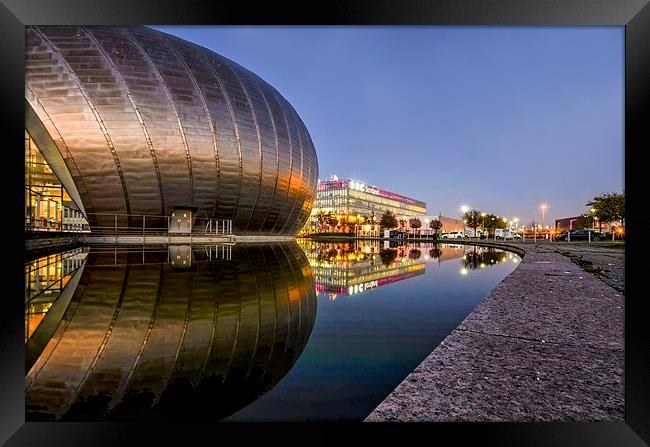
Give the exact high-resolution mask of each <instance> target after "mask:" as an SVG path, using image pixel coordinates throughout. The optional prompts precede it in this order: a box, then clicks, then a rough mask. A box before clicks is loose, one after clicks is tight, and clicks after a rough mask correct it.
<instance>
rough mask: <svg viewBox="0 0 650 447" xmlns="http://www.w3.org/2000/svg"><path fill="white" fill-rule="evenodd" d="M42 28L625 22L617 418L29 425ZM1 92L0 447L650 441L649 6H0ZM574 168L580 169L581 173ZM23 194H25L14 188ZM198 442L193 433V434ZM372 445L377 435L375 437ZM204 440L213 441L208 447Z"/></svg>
mask: <svg viewBox="0 0 650 447" xmlns="http://www.w3.org/2000/svg"><path fill="white" fill-rule="evenodd" d="M46 24H144V25H147V24H149V25H155V24H170V25H172V24H179V25H180V24H186V25H191V24H210V25H219V24H236V25H257V24H276V25H292V24H302V25H328V24H343V25H404V24H409V25H474V26H481V25H484V26H624V27H625V192H626V195H627V200H628V206H627V208H628V216H627V218H626V223H627V226H626V236H627V239H628V241H627V243H626V245H627V247H626V258H625V263H626V279H625V281H626V297H627V299H626V306H625V307H626V309H625V336H626V339H625V422H624V423H583V422H563V423H474V424H470V423H431V424H377V423H373V424H323V423H319V424H253V425H252V427H253V428H251V425H247V424H243V425H242V424H234V423H229V424H219V425H214V424H212V425H210V426H204V425H200V424H196V425H180V424H179V425H174V424H169V423H166V424H164V425H163V424H160V425H157V424H150V423H147V424H137V423H122V424H119V423H37V422H29V423H25V408H24V397H25V396H24V376H25V371H24V355H25V352H24V340H23V334H22V332H23V324H24V322H23V319H22V318H23V317H22V315H23V312H24V309H23V307H24V303H23V302H22V301H21V300H20V298H19V297H20V295H21V293H22V291H21V288H22V287H23V284H22V282H21V281H16V279H15V278H23V279H24V272H23V270H22V266H20V265H19V263H18V262H17V261H16V260H15V259H14V258H15V256H14V254H15V253H21V252H23V242H24V240H23V238H20V237H18V234H23V219H24V216H23V214H22V208H23V204H22V203H21V201H22V200H23V199H22V196H23V191H22V183H21V182H22V181H23V179H22V175H23V172H22V166H23V160H22V159H20V158H21V157H22V155H21V151H19V150H16V149H15V148H16V147H20V145H21V144H22V143H21V141H22V140H23V138H24V135H23V128H24V127H23V126H24V122H23V121H24V109H23V107H24V68H23V67H24V26H25V25H46ZM0 35H1V36H2V40H1V44H0V57H1V59H0V60H1V61H2V70H0V79H1V81H0V97H1V98H2V105H3V107H2V109H1V110H2V112H1V113H2V115H3V122H4V123H5V126H4V127H5V135H4V138H3V140H2V141H3V147H4V148H6V149H5V152H4V154H5V156H6V157H7V159H6V160H5V162H4V166H5V169H4V170H3V175H2V178H3V180H4V181H5V187H4V189H3V190H4V191H5V192H6V194H5V201H6V203H5V210H10V212H5V215H4V221H3V236H4V237H3V244H4V250H3V257H4V258H5V259H6V260H7V262H6V266H5V268H4V274H5V275H6V276H5V284H11V287H9V291H10V293H5V296H4V299H3V303H2V304H3V310H2V312H0V315H2V316H3V320H4V321H3V324H2V325H1V326H0V328H1V329H0V330H1V331H2V332H1V335H0V355H1V357H2V362H1V363H0V390H1V391H0V443H4V442H6V445H8V446H17V445H47V446H51V445H66V446H76V445H84V446H88V445H92V446H103V445H107V446H108V445H125V444H136V443H137V444H140V443H146V444H152V443H153V442H156V440H157V439H164V440H166V441H171V440H176V439H178V440H180V441H179V442H183V443H189V442H192V440H193V439H194V438H196V437H197V436H205V435H208V436H212V437H213V438H212V439H214V442H223V440H222V436H224V435H236V436H237V440H236V442H242V441H246V440H248V438H250V437H251V436H255V437H259V438H260V440H262V441H265V442H270V441H271V440H276V441H279V442H292V441H294V442H301V443H302V442H305V443H312V442H314V440H316V441H319V442H341V438H340V432H341V430H343V431H345V436H346V438H345V440H349V438H348V437H349V436H354V437H358V438H359V439H364V440H367V442H372V441H374V440H375V439H377V440H378V439H382V440H384V441H388V442H397V441H402V442H403V441H404V440H406V439H405V438H404V436H403V435H406V434H408V435H411V436H415V435H422V436H424V437H425V438H424V439H425V440H427V439H428V440H430V441H431V442H436V441H438V440H439V439H440V438H441V437H442V438H445V439H448V440H449V439H453V440H454V442H459V443H463V441H466V440H467V439H468V436H471V437H472V438H473V439H474V442H473V443H474V444H476V443H477V442H480V443H481V444H484V443H485V444H498V445H531V446H533V445H539V446H542V445H543V446H549V445H567V446H569V445H571V446H577V445H590V446H614V445H618V446H623V445H630V446H632V445H634V446H643V445H648V444H647V443H650V412H649V411H648V410H649V408H650V392H649V385H648V383H649V382H650V380H648V379H650V375H649V372H650V371H649V370H650V349H648V340H649V339H650V337H648V335H649V332H650V325H648V324H647V323H646V322H645V321H644V320H645V319H646V317H645V314H644V312H643V307H642V306H643V301H644V298H645V297H646V296H647V295H646V293H644V291H643V288H642V284H641V278H642V274H643V272H642V269H643V267H644V266H643V259H644V258H643V256H642V255H643V253H646V252H647V251H646V249H647V248H648V240H647V237H646V238H645V240H644V235H643V233H644V231H647V229H648V228H650V226H649V225H648V223H649V222H648V218H647V217H646V216H645V215H644V213H643V205H642V204H643V203H645V202H647V199H646V200H644V192H645V191H646V188H644V183H643V182H644V180H645V179H644V175H643V174H644V171H645V169H646V167H645V166H646V165H645V164H644V163H642V160H641V158H642V155H643V152H644V151H647V150H648V148H650V142H649V141H648V140H649V138H648V133H649V132H648V127H649V126H648V124H649V123H650V117H649V113H648V110H649V109H650V107H648V97H649V96H650V87H649V85H650V82H649V80H650V6H648V0H617V1H613V0H612V1H607V0H572V1H559V0H552V1H550V0H545V1H543V0H462V1H461V0H429V1H424V0H402V1H399V2H397V1H391V0H367V1H360V0H357V1H354V2H317V3H310V2H303V3H298V4H290V3H284V4H278V3H277V2H265V3H263V4H260V5H255V4H249V3H248V2H241V1H240V2H237V1H218V2H207V1H200V0H183V1H170V0H159V1H156V0H111V1H98V2H94V1H87V0H86V1H84V0H56V1H54V0H0ZM577 169H579V167H577ZM19 188H20V189H21V190H19ZM199 439H200V438H199ZM371 439H372V440H371ZM208 442H210V441H208Z"/></svg>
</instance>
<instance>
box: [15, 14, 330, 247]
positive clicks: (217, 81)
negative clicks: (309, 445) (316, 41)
mask: <svg viewBox="0 0 650 447" xmlns="http://www.w3.org/2000/svg"><path fill="white" fill-rule="evenodd" d="M25 45H26V58H25V64H26V65H25V83H26V85H25V98H26V101H25V102H26V131H27V133H28V134H29V135H30V136H31V137H32V138H33V139H34V141H35V142H36V144H37V145H38V147H39V148H40V149H41V151H42V153H43V156H44V157H45V158H46V159H47V161H48V164H50V165H51V166H52V169H54V171H55V172H57V176H58V177H59V178H60V180H61V182H62V184H63V185H64V186H65V188H66V190H67V191H68V193H69V194H70V197H71V198H72V200H73V201H74V202H75V203H76V205H77V206H78V207H79V208H80V209H81V210H82V211H83V213H84V214H85V215H86V216H87V219H88V221H89V223H90V225H91V229H92V228H93V227H95V228H96V227H101V226H111V225H113V219H114V218H115V214H119V215H120V216H122V217H120V218H121V219H122V218H124V219H131V217H127V216H138V215H140V216H142V215H144V216H151V217H153V218H155V217H156V216H157V217H158V218H161V219H162V218H164V217H165V216H169V215H170V214H171V211H172V210H173V209H174V208H189V209H192V210H195V216H196V217H197V218H214V219H232V221H233V232H234V233H235V234H269V235H272V234H295V233H296V232H297V231H298V229H299V228H300V227H301V226H302V225H303V224H304V222H305V221H306V219H307V217H308V215H309V213H310V211H311V208H312V206H313V203H314V199H315V194H316V183H317V179H318V161H317V158H316V152H315V150H314V145H313V143H312V141H311V138H310V136H309V132H308V131H307V129H306V127H305V125H304V123H303V122H302V120H301V119H300V117H299V116H298V114H297V113H296V111H295V110H294V109H293V107H292V106H291V104H289V102H287V100H286V99H284V98H283V97H282V95H280V93H278V91H277V90H275V89H274V88H273V87H271V86H270V85H269V84H267V83H266V82H264V81H263V80H262V79H261V78H260V77H259V76H257V75H256V74H254V73H252V72H251V71H249V70H246V69H245V68H243V67H241V66H240V65H238V64H236V63H235V62H233V61H231V60H229V59H227V58H225V57H223V56H221V55H219V54H217V53H215V52H213V51H210V50H208V49H206V48H203V47H200V46H198V45H195V44H193V43H191V42H187V41H185V40H182V39H180V38H177V37H174V36H171V35H169V34H165V33H162V32H158V31H155V30H153V29H150V28H147V27H142V26H125V27H116V26H29V27H27V28H26V41H25ZM129 221H130V220H129Z"/></svg>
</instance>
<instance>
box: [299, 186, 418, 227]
mask: <svg viewBox="0 0 650 447" xmlns="http://www.w3.org/2000/svg"><path fill="white" fill-rule="evenodd" d="M386 210H390V211H392V212H393V213H395V214H396V215H397V216H402V215H403V216H418V215H423V214H426V212H427V204H426V203H425V202H422V201H421V200H416V199H412V198H410V197H406V196H403V195H400V194H396V193H394V192H389V191H386V190H384V189H381V188H378V187H376V186H372V185H367V184H365V183H363V182H359V181H356V180H339V179H338V178H336V176H332V177H330V179H329V180H327V181H321V182H319V183H318V187H317V193H316V202H315V204H314V208H313V210H312V215H314V214H316V213H318V212H325V213H334V214H347V215H361V216H364V217H371V216H375V217H376V219H377V220H379V218H380V217H381V215H382V214H384V212H386Z"/></svg>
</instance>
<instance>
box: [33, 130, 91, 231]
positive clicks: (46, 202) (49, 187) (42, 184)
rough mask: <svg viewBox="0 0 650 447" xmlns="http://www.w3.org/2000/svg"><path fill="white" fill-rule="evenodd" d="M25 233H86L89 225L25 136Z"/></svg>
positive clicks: (37, 150)
mask: <svg viewBox="0 0 650 447" xmlns="http://www.w3.org/2000/svg"><path fill="white" fill-rule="evenodd" d="M25 229H26V230H27V231H85V230H88V221H87V220H86V219H85V217H84V215H83V213H81V211H79V209H78V207H77V206H76V205H75V203H74V202H73V201H72V199H71V198H70V195H69V194H68V192H67V191H66V190H65V188H64V187H63V186H62V185H61V183H60V182H59V179H58V178H57V177H56V175H55V174H54V172H52V169H51V168H50V166H49V164H48V163H47V160H45V158H44V157H43V155H42V154H41V152H40V151H39V149H38V146H37V145H36V143H35V142H34V140H33V139H32V138H31V137H30V135H29V134H28V133H27V132H25Z"/></svg>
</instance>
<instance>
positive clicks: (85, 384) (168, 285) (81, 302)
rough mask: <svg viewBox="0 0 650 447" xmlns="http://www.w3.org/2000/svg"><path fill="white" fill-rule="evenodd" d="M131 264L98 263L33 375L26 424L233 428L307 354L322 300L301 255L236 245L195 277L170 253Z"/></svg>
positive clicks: (198, 267)
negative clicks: (239, 414) (174, 423)
mask: <svg viewBox="0 0 650 447" xmlns="http://www.w3.org/2000/svg"><path fill="white" fill-rule="evenodd" d="M120 256H121V257H122V260H121V261H122V262H121V263H120V259H119V258H120ZM128 256H129V259H130V260H132V261H133V262H132V263H130V264H129V263H127V262H126V261H127V255H126V254H124V255H118V265H114V255H113V253H110V254H99V253H92V252H91V254H90V255H89V257H88V261H87V264H86V267H85V269H84V271H83V273H82V277H81V279H80V281H79V285H78V287H77V289H76V290H75V293H74V296H73V297H72V301H71V303H70V305H69V306H68V309H67V311H66V313H65V316H64V317H63V320H62V321H61V323H60V325H59V327H58V329H57V330H56V332H55V334H54V336H53V337H52V339H51V340H50V341H49V343H48V344H47V346H46V347H45V349H44V350H43V352H42V354H41V355H40V357H39V358H38V360H37V361H36V363H35V364H34V366H33V367H32V368H31V370H30V371H29V373H28V375H27V390H26V411H27V420H50V419H63V420H84V419H95V420H103V419H107V420H114V419H117V420H120V419H148V418H173V419H192V420H195V419H206V418H207V419H212V420H214V419H219V418H223V417H226V416H229V415H230V414H232V413H234V412H236V411H237V410H239V409H240V408H242V407H243V406H245V405H247V404H249V403H250V402H252V401H253V400H255V399H256V398H257V397H258V396H260V395H261V394H263V393H264V392H266V391H267V390H269V389H270V388H271V387H272V386H273V385H275V384H276V383H277V382H278V381H279V380H280V379H281V378H282V377H283V376H284V375H285V374H286V373H287V372H288V371H289V369H290V368H291V367H292V365H293V364H294V363H295V361H296V360H297V358H298V357H299V355H300V354H301V352H302V350H303V349H304V347H305V345H306V343H307V340H308V338H309V335H310V334H311V330H312V328H313V324H314V320H315V317H316V296H315V292H314V283H313V276H312V273H311V269H310V267H309V265H308V263H307V259H306V258H305V256H304V253H303V252H302V251H301V250H300V249H299V248H298V246H297V245H295V244H274V245H265V246H235V247H233V250H232V260H228V261H217V262H198V263H196V264H195V265H194V266H193V267H192V268H191V269H187V270H178V269H176V270H175V269H173V268H172V266H171V265H170V264H168V263H166V260H167V254H166V253H165V254H160V255H158V259H151V261H153V262H149V261H148V262H147V263H146V264H142V252H138V253H131V254H129V255H128ZM147 256H150V254H147ZM195 256H196V257H197V258H198V257H199V256H201V253H200V252H198V251H197V252H195ZM138 259H139V261H140V263H139V264H138V263H137V262H136V260H138ZM111 264H113V265H111Z"/></svg>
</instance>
